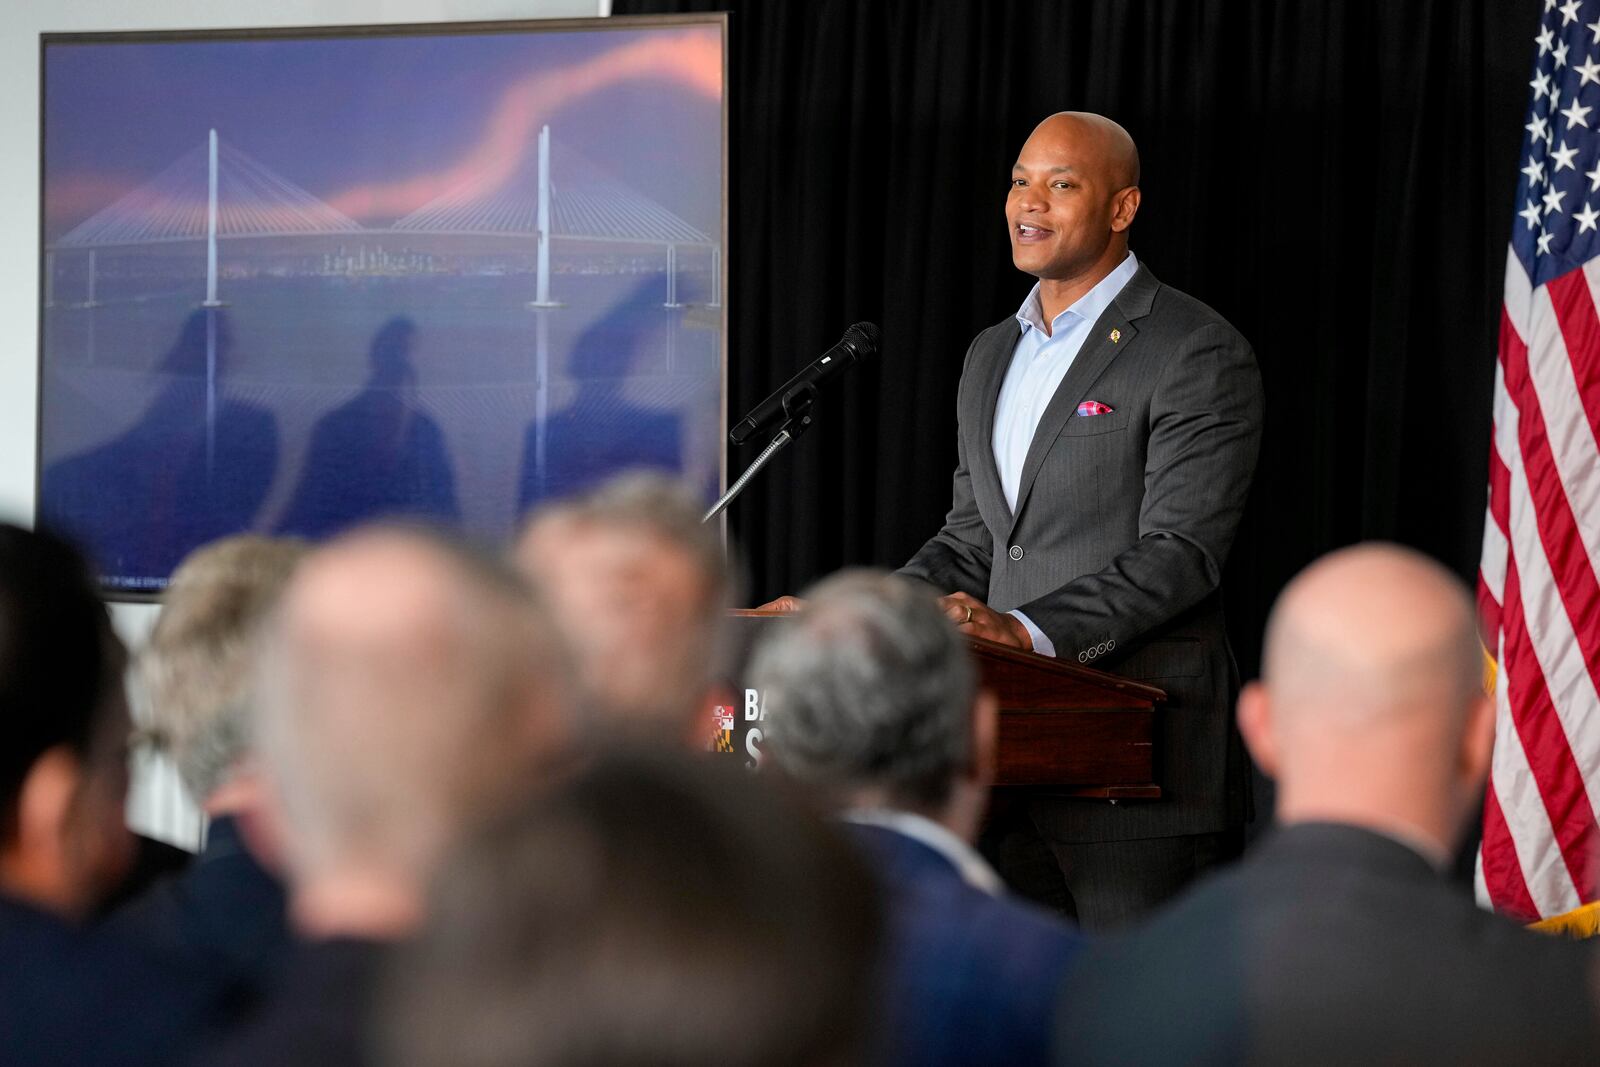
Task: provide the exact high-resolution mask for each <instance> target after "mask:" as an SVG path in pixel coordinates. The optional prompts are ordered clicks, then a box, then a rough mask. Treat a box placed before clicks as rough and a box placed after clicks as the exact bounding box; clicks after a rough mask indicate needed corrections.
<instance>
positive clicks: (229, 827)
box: [107, 818, 290, 1006]
mask: <svg viewBox="0 0 1600 1067" xmlns="http://www.w3.org/2000/svg"><path fill="white" fill-rule="evenodd" d="M107 925H108V927H109V929H110V930H112V931H113V932H114V933H116V934H118V935H120V936H121V937H123V938H124V939H126V940H128V941H131V942H134V943H136V944H138V945H140V946H141V947H143V948H145V949H147V950H149V951H150V952H152V953H154V954H156V955H159V956H162V957H164V958H166V959H169V960H171V961H173V962H174V964H175V965H178V966H181V967H183V968H184V969H185V970H186V971H188V972H189V973H191V974H194V975H197V976H203V977H204V978H205V979H206V980H208V981H211V982H213V983H215V984H216V985H217V987H218V989H219V991H223V992H225V993H226V994H227V995H228V997H229V998H230V1000H232V1001H233V1002H234V1003H236V1004H238V1005H240V1006H243V1005H244V1004H247V1003H248V1002H249V1001H250V1000H252V999H253V998H254V997H255V996H258V995H259V994H260V992H261V990H262V989H263V988H265V986H266V985H267V984H268V983H269V982H270V980H271V976H272V975H273V973H274V972H275V971H276V969H277V968H278V967H279V966H280V965H281V964H282V962H283V959H284V956H285V955H286V953H287V952H288V950H289V947H290V941H289V931H288V927H287V924H286V923H285V920H284V894H283V887H282V886H281V885H280V884H279V882H278V880H277V879H276V878H274V877H273V876H272V875H270V874H268V873H267V872H266V871H265V870H263V869H262V868H261V865H260V864H258V863H257V862H256V861H255V858H254V857H253V856H251V855H250V853H249V851H248V850H246V848H245V846H244V843H243V841H242V840H241V839H240V836H239V828H238V826H237V825H236V824H235V823H234V821H233V820H232V819H230V818H220V819H216V820H213V821H212V823H211V827H210V829H209V831H208V833H207V835H206V846H205V848H204V849H203V850H202V851H201V853H200V855H198V856H197V857H195V859H194V861H193V862H192V863H191V864H190V865H189V867H188V869H187V870H185V871H184V872H183V873H182V874H180V875H177V876H175V877H172V878H169V879H167V880H165V881H163V882H160V883H157V884H156V885H154V886H152V887H151V888H150V889H149V890H148V891H147V892H145V893H144V895H142V896H140V897H138V898H136V899H135V900H133V901H132V902H131V903H129V904H128V905H127V906H126V907H124V908H123V909H122V910H121V911H119V912H117V913H116V914H114V915H113V916H112V917H111V918H110V919H109V920H108V923H107Z"/></svg>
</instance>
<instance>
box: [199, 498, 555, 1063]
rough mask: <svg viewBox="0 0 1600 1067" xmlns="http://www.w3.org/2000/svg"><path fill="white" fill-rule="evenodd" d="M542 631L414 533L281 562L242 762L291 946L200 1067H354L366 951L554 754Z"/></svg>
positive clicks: (492, 565)
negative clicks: (251, 734) (255, 786)
mask: <svg viewBox="0 0 1600 1067" xmlns="http://www.w3.org/2000/svg"><path fill="white" fill-rule="evenodd" d="M545 616H546V612H545V611H544V610H543V609H542V607H541V606H540V605H539V604H538V603H537V602H536V601H535V599H534V598H533V595H532V594H531V592H530V591H529V590H528V589H527V587H526V586H525V584H524V583H523V582H522V581H521V579H520V578H518V577H517V575H516V574H515V573H514V572H512V571H511V569H510V568H509V567H506V566H504V565H503V564H501V563H500V562H498V561H496V560H494V559H490V558H487V557H480V556H478V555H477V554H475V553H473V552H471V551H470V550H468V549H466V548H463V547H461V546H458V545H456V544H454V543H452V542H449V541H446V540H443V539H442V538H440V537H437V536H434V535H430V534H424V533H420V532H414V531H409V530H403V529H397V528H385V527H375V528H369V529H365V530H359V531H356V532H354V533H351V534H348V535H346V536H344V537H341V538H339V539H337V540H335V541H333V542H331V543H330V544H329V545H328V546H327V547H325V548H323V549H320V550H319V551H317V552H315V553H313V554H312V555H310V556H309V557H307V559H306V560H305V562H304V563H302V564H301V566H300V568H299V571H298V572H297V573H296V575H295V577H294V579H293V581H292V582H291V583H290V586H289V589H288V591H287V592H286V593H285V595H284V599H283V603H282V605H281V607H280V609H279V611H278V613H277V615H276V618H275V621H274V623H273V624H272V626H271V627H270V628H269V630H268V633H267V639H266V643H265V646H264V648H263V652H262V666H261V672H260V675H259V679H260V681H259V693H260V708H259V713H258V715H259V741H258V749H259V752H260V754H261V758H262V761H263V765H264V772H265V775H266V779H267V785H268V798H269V804H268V810H269V811H270V812H271V813H272V814H273V816H274V820H275V822H277V823H278V825H279V829H280V832H281V836H282V841H283V854H284V858H285V865H286V871H287V879H288V883H289V918H290V923H291V925H292V927H293V928H294V930H295V932H296V933H297V934H298V935H299V936H300V937H301V938H302V939H303V941H304V944H303V945H302V947H301V948H300V949H299V950H298V951H297V952H296V954H295V958H294V959H292V960H291V961H290V963H289V965H288V966H287V968H286V971H285V976H284V981H283V982H282V983H281V989H280V991H279V993H278V995H277V996H276V997H275V999H274V1000H273V1001H271V1002H270V1003H269V1004H268V1005H267V1006H266V1007H265V1009H264V1010H263V1012H262V1013H261V1015H260V1017H259V1018H257V1019H256V1020H255V1021H254V1023H253V1024H252V1025H251V1026H249V1027H248V1028H246V1030H245V1031H244V1032H242V1033H241V1034H239V1035H237V1036H236V1039H235V1041H234V1043H233V1044H232V1045H231V1046H230V1047H229V1048H227V1049H225V1050H222V1052H221V1053H220V1054H219V1056H218V1058H216V1059H214V1060H213V1061H212V1062H218V1063H238V1064H269V1063H270V1064H278V1063H295V1064H322V1063H328V1064H332V1063H338V1064H351V1063H360V1062H362V1060H363V1051H362V1049H363V1045H364V1041H365V1035H364V1026H365V1022H366V1019H365V1016H366V1009H367V1000H368V998H369V996H370V992H371V985H372V981H373V976H374V974H375V973H376V969H377V966H378V964H379V961H380V959H381V957H382V956H383V954H384V946H386V945H388V944H391V943H393V942H395V941H398V940H401V939H404V938H406V937H408V936H409V935H411V934H412V933H413V932H414V931H415V930H416V929H417V928H418V927H419V925H420V924H421V922H422V920H423V918H424V911H425V908H424V901H425V897H426V893H427V887H428V883H429V882H430V880H431V879H432V878H433V877H434V876H435V874H436V873H437V871H438V868H439V866H440V864H441V862H442V858H443V856H444V854H445V852H446V850H447V849H449V848H450V847H451V846H452V845H453V844H454V843H455V841H456V840H457V839H458V838H459V837H461V836H462V835H463V834H465V833H466V832H468V831H469V830H470V829H472V828H473V827H475V826H476V825H477V824H478V823H479V822H480V821H481V820H483V819H485V818H487V817H489V816H491V815H493V814H494V813H495V812H497V811H498V810H499V809H500V808H501V807H502V806H504V805H505V804H506V803H508V802H510V801H511V800H512V799H513V798H515V797H516V796H517V795H519V794H520V793H521V792H522V791H523V790H525V789H527V788H529V787H531V786H532V785H533V784H534V783H535V782H537V781H538V780H539V778H540V776H541V774H543V773H545V771H546V770H547V767H548V763H549V761H550V760H551V759H552V758H553V757H554V756H556V754H557V753H558V752H559V751H560V750H561V748H562V747H563V745H564V743H565V742H566V739H567V734H566V727H567V723H566V719H565V715H566V710H567V709H566V700H567V693H566V691H567V685H566V681H565V675H564V664H565V657H564V653H563V652H562V650H561V648H560V645H559V642H558V640H557V639H556V637H555V635H554V634H553V633H552V632H551V630H550V628H549V626H548V624H547V623H546V621H545Z"/></svg>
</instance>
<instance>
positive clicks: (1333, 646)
mask: <svg viewBox="0 0 1600 1067" xmlns="http://www.w3.org/2000/svg"><path fill="white" fill-rule="evenodd" d="M1481 664H1482V650H1481V646H1480V645H1479V642H1478V636H1477V626H1476V620H1475V616H1474V610H1473V604H1472V600H1471V597H1470V595H1469V594H1468V592H1467V590H1466V588H1465V586H1463V585H1462V583H1461V582H1460V581H1459V580H1458V579H1456V577H1455V576H1454V575H1452V574H1450V573H1449V572H1448V571H1447V570H1445V569H1444V568H1443V567H1441V566H1440V565H1439V564H1437V563H1435V562H1434V561H1432V560H1430V559H1428V558H1427V557H1425V556H1423V555H1421V554H1419V553H1417V552H1413V551H1411V550H1410V549H1406V548H1401V547H1399V546H1395V545H1383V544H1368V545H1360V546H1356V547H1354V548H1349V549H1344V550H1342V551H1339V552H1335V553H1332V554H1331V555H1328V556H1325V557H1324V558H1322V559H1321V560H1319V561H1317V562H1316V563H1314V564H1312V565H1311V566H1310V567H1309V568H1307V569H1306V570H1305V571H1303V572H1302V573H1301V574H1300V575H1299V577H1297V578H1295V579H1294V581H1293V582H1291V583H1290V584H1289V586H1288V588H1287V589H1285V590H1284V593H1283V595H1282V596H1281V597H1279V599H1278V603H1277V605H1276V607H1274V609H1273V612H1272V616H1271V618H1270V619H1269V621H1268V624H1267V633H1266V642H1265V647H1264V649H1263V670H1262V680H1261V682H1259V683H1257V684H1256V685H1254V686H1251V687H1250V689H1249V690H1248V691H1247V692H1246V694H1245V695H1244V696H1243V697H1242V698H1241V701H1240V725H1241V728H1243V729H1244V731H1245V734H1246V738H1247V740H1249V741H1250V744H1251V749H1252V751H1253V752H1254V753H1255V754H1256V757H1257V760H1258V762H1261V763H1262V764H1263V768H1264V769H1266V770H1267V771H1268V773H1270V774H1273V775H1274V776H1275V777H1276V778H1277V779H1278V782H1279V790H1280V810H1279V817H1280V819H1285V820H1289V821H1293V820H1295V819H1299V818H1322V817H1330V816H1337V815H1339V814H1340V813H1341V812H1347V813H1349V814H1352V815H1361V816H1363V818H1361V819H1359V820H1358V821H1364V822H1371V821H1372V820H1373V819H1374V818H1379V817H1382V816H1384V815H1385V814H1387V815H1388V816H1390V817H1392V818H1393V819H1394V820H1396V821H1397V822H1398V823H1399V824H1402V825H1404V826H1406V827H1410V828H1412V829H1420V830H1423V831H1425V832H1426V834H1427V835H1428V836H1430V837H1432V838H1435V839H1442V843H1443V844H1444V845H1445V846H1448V845H1449V843H1451V842H1452V841H1453V839H1454V836H1455V834H1456V832H1457V829H1458V826H1457V824H1458V823H1459V821H1460V819H1461V818H1462V816H1463V815H1464V814H1465V809H1466V807H1468V806H1470V804H1471V798H1472V796H1473V795H1474V793H1475V790H1476V788H1477V785H1478V784H1479V782H1480V781H1481V777H1482V774H1483V773H1484V772H1485V771H1486V769H1487V759H1488V744H1489V741H1490V732H1491V731H1492V713H1491V711H1490V708H1489V706H1488V702H1487V700H1486V698H1485V697H1484V695H1483V691H1482V687H1481V678H1482V670H1481Z"/></svg>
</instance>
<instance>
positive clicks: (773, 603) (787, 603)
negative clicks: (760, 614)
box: [756, 596, 806, 611]
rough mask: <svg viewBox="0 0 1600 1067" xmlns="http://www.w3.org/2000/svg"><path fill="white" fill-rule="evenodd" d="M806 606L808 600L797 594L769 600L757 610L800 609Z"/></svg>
mask: <svg viewBox="0 0 1600 1067" xmlns="http://www.w3.org/2000/svg"><path fill="white" fill-rule="evenodd" d="M805 606H806V602H805V601H804V600H801V599H800V598H799V597H797V596H781V597H779V598H778V599H776V600H769V601H767V602H766V603H765V604H763V605H761V606H760V607H759V608H757V609H756V610H757V611H799V610H801V609H802V608H804V607H805Z"/></svg>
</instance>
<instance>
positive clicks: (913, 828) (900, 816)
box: [843, 808, 1005, 897]
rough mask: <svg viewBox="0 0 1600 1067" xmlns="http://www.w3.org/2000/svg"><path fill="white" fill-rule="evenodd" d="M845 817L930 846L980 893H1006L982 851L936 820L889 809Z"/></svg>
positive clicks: (858, 811) (860, 811)
mask: <svg viewBox="0 0 1600 1067" xmlns="http://www.w3.org/2000/svg"><path fill="white" fill-rule="evenodd" d="M843 818H844V821H845V822H849V823H855V824H856V825H858V826H877V827H880V828H882V829H885V830H892V831H894V832H895V833H898V834H902V835H904V836H905V837H909V838H911V839H912V840H913V841H916V842H918V843H920V844H923V845H926V846H928V847H929V848H931V849H933V850H934V851H935V852H937V853H938V854H939V855H941V856H943V857H944V858H945V859H946V860H948V861H949V862H950V865H951V866H952V867H954V868H955V869H956V873H958V874H960V875H961V880H962V881H963V882H966V883H967V884H968V885H969V886H971V887H972V888H974V889H976V890H979V891H980V892H983V893H987V894H989V895H990V896H992V897H997V896H1000V895H1001V894H1002V893H1004V892H1005V883H1004V882H1002V881H1001V880H1000V876H999V875H998V874H996V873H995V872H994V868H993V867H991V866H989V864H988V862H987V861H986V860H985V859H984V858H983V857H982V856H980V855H978V851H977V850H976V849H974V848H973V847H972V846H971V845H969V844H967V843H966V842H965V841H963V840H961V838H959V837H957V836H956V835H955V834H953V833H951V832H950V831H949V830H946V829H945V828H944V827H943V826H940V825H939V824H938V823H936V822H934V821H933V820H932V819H929V818H926V817H925V816H922V815H917V814H915V813H913V812H909V811H892V810H890V809H888V808H856V809H854V810H851V811H847V812H845V813H844V816H843Z"/></svg>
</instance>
